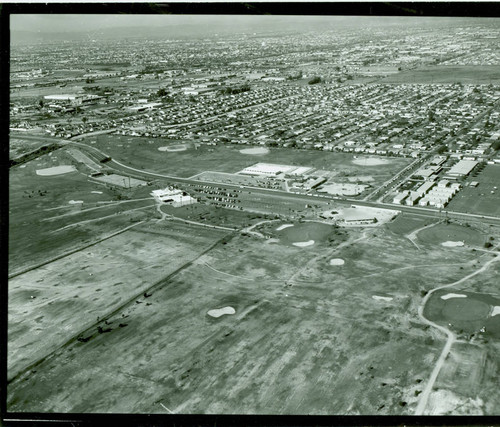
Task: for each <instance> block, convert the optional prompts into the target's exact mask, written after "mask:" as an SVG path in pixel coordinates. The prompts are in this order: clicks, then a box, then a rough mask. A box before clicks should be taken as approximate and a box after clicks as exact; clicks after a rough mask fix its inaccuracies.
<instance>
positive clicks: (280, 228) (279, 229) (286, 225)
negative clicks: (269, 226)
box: [276, 224, 293, 231]
mask: <svg viewBox="0 0 500 427" xmlns="http://www.w3.org/2000/svg"><path fill="white" fill-rule="evenodd" d="M288 227H293V224H283V225H280V226H279V227H278V228H277V229H276V231H281V230H284V229H285V228H288Z"/></svg>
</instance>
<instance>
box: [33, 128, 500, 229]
mask: <svg viewBox="0 0 500 427" xmlns="http://www.w3.org/2000/svg"><path fill="white" fill-rule="evenodd" d="M34 138H39V137H34ZM44 139H45V140H48V141H51V142H58V143H62V144H68V145H76V146H78V147H81V148H83V149H85V150H87V152H89V151H90V152H94V154H97V155H99V157H101V156H105V157H108V156H109V155H108V154H106V153H104V152H103V151H101V150H99V149H98V148H96V147H92V146H89V145H86V144H82V143H79V142H76V141H71V140H67V139H59V138H54V137H50V138H44ZM111 164H113V166H114V169H117V171H121V172H122V173H128V174H130V172H133V173H134V174H135V175H137V176H138V177H139V178H143V179H147V177H154V178H164V179H168V180H169V181H171V182H174V183H178V184H194V185H216V186H219V187H224V188H232V189H239V188H240V185H239V184H238V185H236V184H234V185H233V184H225V183H224V184H220V183H211V182H206V181H197V180H193V179H190V178H180V177H177V176H172V175H166V174H161V173H156V172H149V171H146V170H142V169H137V168H134V167H131V166H127V165H124V164H123V163H121V162H119V161H117V160H116V159H112V160H111V161H110V162H108V163H106V165H108V166H109V167H111ZM244 187H245V188H246V189H250V190H251V191H252V192H256V193H263V194H264V193H266V194H274V195H275V196H278V194H279V197H282V198H286V199H295V200H297V199H300V200H301V201H304V202H305V203H314V201H317V200H318V199H322V200H324V201H332V202H334V203H336V204H340V205H351V204H355V205H359V206H368V207H374V208H385V209H395V210H398V211H401V212H406V213H418V214H420V215H423V216H428V217H431V218H442V217H443V215H445V214H446V215H447V216H448V218H450V219H460V220H465V221H467V220H475V221H481V222H483V223H487V224H493V225H500V217H495V216H488V215H480V214H472V213H464V212H456V211H450V210H441V211H437V210H435V209H431V208H425V207H421V206H406V205H396V204H392V203H383V202H379V201H368V200H357V199H349V198H338V197H332V196H328V195H307V194H296V193H286V192H284V191H283V190H275V189H270V188H260V187H248V186H244Z"/></svg>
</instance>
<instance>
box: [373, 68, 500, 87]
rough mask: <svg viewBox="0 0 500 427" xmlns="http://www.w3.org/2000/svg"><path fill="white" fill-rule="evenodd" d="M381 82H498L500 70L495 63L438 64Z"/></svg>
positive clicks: (395, 75) (402, 73) (499, 80)
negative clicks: (478, 64) (477, 64)
mask: <svg viewBox="0 0 500 427" xmlns="http://www.w3.org/2000/svg"><path fill="white" fill-rule="evenodd" d="M380 83H427V84H428V83H463V84H490V83H493V84H498V83H500V70H499V69H498V67H497V66H495V65H481V66H475V65H474V66H472V65H437V66H434V67H424V68H417V69H415V70H409V71H402V72H400V73H397V74H391V75H390V76H388V77H385V78H384V79H382V80H380Z"/></svg>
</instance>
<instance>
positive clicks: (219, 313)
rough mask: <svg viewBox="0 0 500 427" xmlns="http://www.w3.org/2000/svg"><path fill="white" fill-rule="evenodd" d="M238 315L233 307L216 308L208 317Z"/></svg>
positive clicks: (209, 312)
mask: <svg viewBox="0 0 500 427" xmlns="http://www.w3.org/2000/svg"><path fill="white" fill-rule="evenodd" d="M234 313H236V310H235V309H234V308H233V307H229V306H228V307H223V308H216V309H214V310H209V311H208V313H207V314H208V315H209V316H212V317H221V316H223V315H224V314H234Z"/></svg>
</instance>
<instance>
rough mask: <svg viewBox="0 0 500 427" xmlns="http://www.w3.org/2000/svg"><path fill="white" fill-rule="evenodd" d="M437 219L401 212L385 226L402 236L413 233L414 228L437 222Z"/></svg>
mask: <svg viewBox="0 0 500 427" xmlns="http://www.w3.org/2000/svg"><path fill="white" fill-rule="evenodd" d="M437 221H438V220H437V219H433V218H426V217H421V216H415V215H411V214H407V213H404V212H401V213H400V214H399V215H398V216H397V217H396V219H395V220H393V221H391V222H388V223H387V224H386V225H385V226H386V228H387V229H388V230H390V231H392V232H393V233H396V234H398V235H400V236H403V235H405V234H408V233H411V232H412V231H413V230H416V229H418V228H422V227H425V226H426V225H429V224H432V223H433V222H437Z"/></svg>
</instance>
